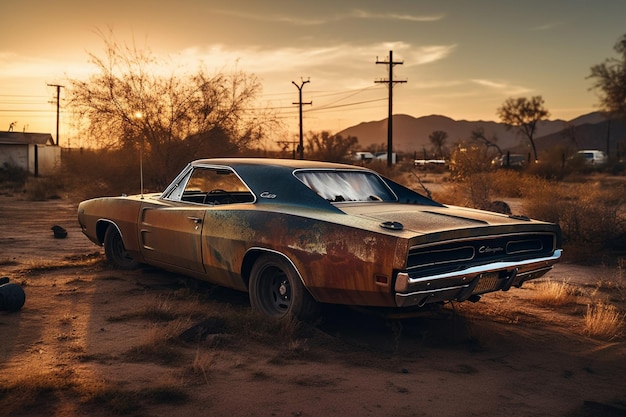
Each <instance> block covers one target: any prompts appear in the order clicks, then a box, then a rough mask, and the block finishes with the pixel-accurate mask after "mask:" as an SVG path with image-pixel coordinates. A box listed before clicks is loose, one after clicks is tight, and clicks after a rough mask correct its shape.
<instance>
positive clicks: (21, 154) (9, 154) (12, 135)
mask: <svg viewBox="0 0 626 417" xmlns="http://www.w3.org/2000/svg"><path fill="white" fill-rule="evenodd" d="M60 165H61V148H60V147H59V146H55V145H54V141H53V140H52V135H51V134H49V133H21V132H0V169H7V168H9V167H16V168H21V169H23V170H25V171H28V172H29V173H30V174H32V175H34V176H36V177H38V176H40V175H49V174H51V173H53V172H54V170H55V169H57V168H58V167H59V166H60Z"/></svg>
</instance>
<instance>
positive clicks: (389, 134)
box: [374, 51, 406, 167]
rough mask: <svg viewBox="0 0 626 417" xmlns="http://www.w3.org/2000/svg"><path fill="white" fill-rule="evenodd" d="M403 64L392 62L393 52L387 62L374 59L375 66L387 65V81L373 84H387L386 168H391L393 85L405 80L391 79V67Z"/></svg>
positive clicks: (390, 52)
mask: <svg viewBox="0 0 626 417" xmlns="http://www.w3.org/2000/svg"><path fill="white" fill-rule="evenodd" d="M403 63H404V62H402V61H399V62H394V61H393V51H389V61H379V60H378V57H376V64H385V65H389V79H388V80H378V81H374V82H375V83H386V84H389V116H388V118H387V166H388V167H390V166H391V156H392V153H393V152H392V149H393V85H394V84H396V83H405V82H406V80H403V81H400V80H398V81H395V80H394V79H393V67H394V65H402V64H403Z"/></svg>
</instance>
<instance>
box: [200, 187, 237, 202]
mask: <svg viewBox="0 0 626 417" xmlns="http://www.w3.org/2000/svg"><path fill="white" fill-rule="evenodd" d="M215 194H223V195H225V196H226V198H224V199H223V200H221V201H218V200H214V201H211V204H214V205H215V204H230V203H232V202H233V201H235V198H234V197H233V195H232V194H231V193H229V192H228V191H226V190H223V189H221V188H214V189H212V190H211V191H209V192H208V193H206V194H205V196H204V200H202V204H208V203H207V199H209V198H210V197H211V196H212V195H215Z"/></svg>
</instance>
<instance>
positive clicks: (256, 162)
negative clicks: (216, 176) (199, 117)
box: [191, 158, 364, 169]
mask: <svg viewBox="0 0 626 417" xmlns="http://www.w3.org/2000/svg"><path fill="white" fill-rule="evenodd" d="M191 164H192V165H223V166H230V167H233V168H235V169H236V168H237V167H242V166H264V167H272V166H273V167H277V168H278V167H282V168H289V169H307V168H308V169H364V168H362V167H358V166H354V165H348V164H339V163H335V162H320V161H310V160H306V159H278V158H209V159H198V160H195V161H193V162H192V163H191Z"/></svg>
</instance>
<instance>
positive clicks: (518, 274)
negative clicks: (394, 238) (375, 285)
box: [394, 249, 563, 307]
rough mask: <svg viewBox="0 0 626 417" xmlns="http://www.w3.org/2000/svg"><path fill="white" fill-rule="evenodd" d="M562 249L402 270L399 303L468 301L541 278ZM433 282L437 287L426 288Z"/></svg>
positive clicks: (397, 287)
mask: <svg viewBox="0 0 626 417" xmlns="http://www.w3.org/2000/svg"><path fill="white" fill-rule="evenodd" d="M562 252H563V251H562V250H561V249H557V250H555V251H554V254H553V255H552V256H548V257H545V258H538V259H530V260H528V261H519V262H493V263H490V264H486V265H479V266H474V267H470V268H467V269H464V270H461V271H454V272H448V273H444V274H438V275H431V276H427V277H419V278H411V277H410V276H409V274H407V273H406V272H400V273H399V274H398V276H397V277H396V282H395V286H394V289H395V292H396V294H395V299H396V305H397V306H398V307H409V306H414V305H418V306H421V305H424V304H427V303H433V302H439V301H448V300H457V301H465V300H467V299H468V298H469V297H470V296H472V295H474V294H482V293H486V292H493V291H508V290H509V289H510V288H511V287H512V286H518V287H519V286H521V285H522V283H523V282H525V281H528V280H531V279H534V278H539V277H540V276H542V275H544V274H545V273H546V272H548V271H549V270H551V269H552V267H553V265H554V264H555V263H557V262H558V260H559V258H560V257H561V254H562ZM445 281H456V282H459V281H462V282H467V284H462V285H453V286H445V285H444V286H443V287H442V286H441V284H440V283H441V282H445ZM437 282H439V285H437ZM485 282H487V284H485ZM431 284H432V286H433V289H423V288H424V287H428V286H430V285H431ZM418 288H419V289H418Z"/></svg>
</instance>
